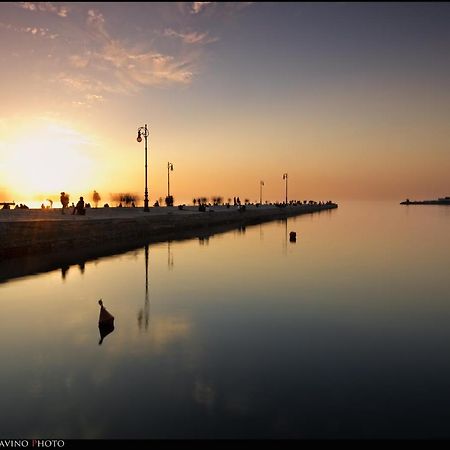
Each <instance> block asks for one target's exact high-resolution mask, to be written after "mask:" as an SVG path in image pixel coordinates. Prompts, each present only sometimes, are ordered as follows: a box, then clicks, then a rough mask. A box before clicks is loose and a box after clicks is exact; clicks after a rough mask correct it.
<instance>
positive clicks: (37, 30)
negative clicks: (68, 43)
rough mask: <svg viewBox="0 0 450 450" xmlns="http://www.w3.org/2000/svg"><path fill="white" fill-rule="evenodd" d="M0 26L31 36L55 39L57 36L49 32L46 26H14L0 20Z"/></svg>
mask: <svg viewBox="0 0 450 450" xmlns="http://www.w3.org/2000/svg"><path fill="white" fill-rule="evenodd" d="M0 28H3V29H5V30H10V31H14V32H16V33H29V34H31V35H33V36H38V37H43V38H47V39H56V38H57V37H58V34H56V33H51V32H50V30H49V29H48V28H42V27H16V26H14V25H11V24H5V23H2V22H0Z"/></svg>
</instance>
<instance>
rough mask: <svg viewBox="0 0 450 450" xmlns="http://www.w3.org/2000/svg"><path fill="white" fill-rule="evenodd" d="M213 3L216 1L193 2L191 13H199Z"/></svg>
mask: <svg viewBox="0 0 450 450" xmlns="http://www.w3.org/2000/svg"><path fill="white" fill-rule="evenodd" d="M212 3H215V2H192V8H191V13H192V14H198V13H200V12H201V11H202V10H203V9H205V8H206V7H207V6H208V5H211V4H212Z"/></svg>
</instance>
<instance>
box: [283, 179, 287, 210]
mask: <svg viewBox="0 0 450 450" xmlns="http://www.w3.org/2000/svg"><path fill="white" fill-rule="evenodd" d="M283 180H286V205H287V202H288V201H287V181H288V174H287V173H283Z"/></svg>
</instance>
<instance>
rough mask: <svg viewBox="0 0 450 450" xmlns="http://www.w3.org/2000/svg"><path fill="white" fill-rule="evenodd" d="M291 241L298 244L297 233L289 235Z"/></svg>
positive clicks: (293, 232) (292, 232)
mask: <svg viewBox="0 0 450 450" xmlns="http://www.w3.org/2000/svg"><path fill="white" fill-rule="evenodd" d="M289 240H290V241H291V242H296V241H297V233H296V232H295V231H291V232H290V233H289Z"/></svg>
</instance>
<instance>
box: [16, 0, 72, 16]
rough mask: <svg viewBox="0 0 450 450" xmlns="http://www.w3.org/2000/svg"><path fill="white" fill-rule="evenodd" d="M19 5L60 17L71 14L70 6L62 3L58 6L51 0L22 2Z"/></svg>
mask: <svg viewBox="0 0 450 450" xmlns="http://www.w3.org/2000/svg"><path fill="white" fill-rule="evenodd" d="M18 6H19V7H20V8H22V9H27V10H29V11H41V12H49V13H52V14H56V15H58V16H60V17H67V16H68V14H69V7H67V6H61V5H58V6H56V5H54V4H53V3H51V2H35V3H33V2H20V3H19V4H18Z"/></svg>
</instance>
